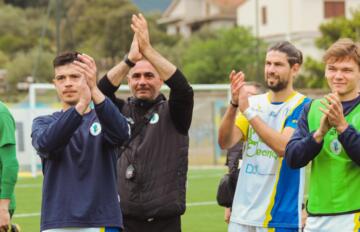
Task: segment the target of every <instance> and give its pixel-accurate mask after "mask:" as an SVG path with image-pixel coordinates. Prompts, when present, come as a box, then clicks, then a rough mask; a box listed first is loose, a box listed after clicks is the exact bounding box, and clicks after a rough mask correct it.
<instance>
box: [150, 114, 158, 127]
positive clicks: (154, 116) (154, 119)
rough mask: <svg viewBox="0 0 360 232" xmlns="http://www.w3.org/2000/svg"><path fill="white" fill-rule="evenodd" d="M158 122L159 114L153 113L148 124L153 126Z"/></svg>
mask: <svg viewBox="0 0 360 232" xmlns="http://www.w3.org/2000/svg"><path fill="white" fill-rule="evenodd" d="M158 121H159V114H158V113H154V114H153V115H152V117H151V119H150V124H155V123H157V122H158Z"/></svg>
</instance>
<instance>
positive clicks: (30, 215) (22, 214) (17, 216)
mask: <svg viewBox="0 0 360 232" xmlns="http://www.w3.org/2000/svg"><path fill="white" fill-rule="evenodd" d="M37 216H40V213H19V214H16V213H15V214H14V216H13V217H14V218H24V217H37Z"/></svg>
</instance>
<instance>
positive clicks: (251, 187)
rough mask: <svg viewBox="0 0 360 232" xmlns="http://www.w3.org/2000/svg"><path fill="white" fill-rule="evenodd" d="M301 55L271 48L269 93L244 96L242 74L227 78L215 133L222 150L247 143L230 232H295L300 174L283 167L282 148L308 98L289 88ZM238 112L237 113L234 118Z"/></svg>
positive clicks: (282, 46)
mask: <svg viewBox="0 0 360 232" xmlns="http://www.w3.org/2000/svg"><path fill="white" fill-rule="evenodd" d="M301 64H302V53H301V52H300V51H299V50H298V49H297V48H295V47H294V45H292V44H291V43H289V42H280V43H277V44H275V45H273V46H272V47H270V48H269V49H268V51H267V54H266V60H265V83H266V85H267V87H268V88H269V92H267V93H265V94H261V95H257V96H251V97H249V96H248V93H247V92H246V90H245V88H244V84H245V75H244V74H243V73H242V72H237V73H236V72H235V71H232V72H231V74H230V81H231V93H232V98H231V101H230V105H229V107H228V109H227V111H226V113H225V115H224V118H223V120H222V122H221V126H220V129H219V144H220V146H221V147H222V148H224V149H226V148H229V147H231V146H233V145H234V144H235V143H236V142H238V141H239V140H244V141H245V148H244V153H243V162H242V167H241V169H240V175H239V179H238V183H237V186H236V191H235V197H234V202H233V206H232V213H231V218H230V224H229V232H235V231H236V232H242V231H246V232H247V231H249V232H250V231H257V232H258V231H269V229H270V230H271V231H289V232H290V231H299V229H300V228H301V206H302V197H303V170H291V169H290V168H288V167H287V166H286V164H284V160H283V156H284V153H285V146H286V144H287V142H288V141H289V139H290V137H291V135H292V133H293V132H294V130H295V128H296V126H297V118H298V116H299V115H300V112H301V110H302V108H303V105H304V103H305V102H307V101H308V99H307V98H306V97H305V96H304V95H302V94H300V93H298V92H296V91H295V90H294V89H293V81H294V78H295V76H296V75H297V74H298V72H299V69H300V66H301ZM237 109H239V110H240V112H241V113H239V114H238V116H237V117H236V115H237Z"/></svg>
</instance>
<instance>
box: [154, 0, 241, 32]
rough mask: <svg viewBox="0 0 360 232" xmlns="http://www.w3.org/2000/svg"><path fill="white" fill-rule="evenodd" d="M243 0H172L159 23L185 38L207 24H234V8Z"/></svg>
mask: <svg viewBox="0 0 360 232" xmlns="http://www.w3.org/2000/svg"><path fill="white" fill-rule="evenodd" d="M243 2H244V0H173V1H172V2H171V4H170V6H169V7H168V8H167V9H166V10H165V12H164V14H163V16H162V18H161V19H159V20H158V23H159V24H164V25H166V30H167V33H168V34H170V35H175V34H181V35H182V36H184V37H185V38H187V37H189V36H190V35H191V33H193V32H195V31H198V30H200V29H201V28H202V27H204V26H207V27H209V28H212V29H218V28H230V27H234V26H235V25H236V9H237V7H238V6H239V5H240V4H241V3H243Z"/></svg>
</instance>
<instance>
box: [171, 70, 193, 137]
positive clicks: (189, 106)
mask: <svg viewBox="0 0 360 232" xmlns="http://www.w3.org/2000/svg"><path fill="white" fill-rule="evenodd" d="M165 83H166V85H168V86H169V88H170V90H171V91H170V96H169V111H170V117H171V120H172V121H173V123H174V125H175V128H176V129H177V130H178V131H179V132H180V133H182V134H185V135H186V134H187V133H188V130H189V128H190V125H191V120H192V113H193V108H194V91H193V89H192V87H191V86H190V85H189V83H188V81H187V80H186V78H185V76H184V75H183V74H182V73H181V71H180V70H178V69H177V70H176V71H175V73H174V74H173V75H172V76H171V77H170V78H169V79H168V80H167V81H166V82H165Z"/></svg>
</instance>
